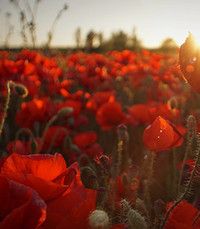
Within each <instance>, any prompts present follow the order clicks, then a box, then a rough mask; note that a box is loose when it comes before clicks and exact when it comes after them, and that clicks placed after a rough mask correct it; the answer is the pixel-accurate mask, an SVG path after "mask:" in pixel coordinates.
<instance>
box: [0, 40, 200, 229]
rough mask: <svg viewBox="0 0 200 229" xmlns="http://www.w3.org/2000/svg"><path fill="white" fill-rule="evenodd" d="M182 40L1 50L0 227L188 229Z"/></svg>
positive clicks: (195, 140) (193, 179)
mask: <svg viewBox="0 0 200 229" xmlns="http://www.w3.org/2000/svg"><path fill="white" fill-rule="evenodd" d="M191 39H192V38H191V37H189V38H188V39H187V40H186V42H185V43H184V45H183V46H181V49H180V50H178V51H177V53H175V54H173V53H165V54H159V53H153V52H150V51H147V50H142V51H141V52H139V53H135V52H133V51H129V50H124V51H122V52H118V51H112V52H108V53H106V54H97V53H90V54H89V53H84V52H77V53H72V54H70V55H65V54H62V55H61V54H59V55H51V56H48V55H44V54H43V53H42V52H40V51H32V50H22V51H21V52H19V53H15V54H14V53H9V52H6V51H2V52H1V53H0V79H1V80H0V98H1V99H0V228H1V229H5V228H6V229H32V228H33V229H34V228H40V229H66V228H67V229H87V228H90V229H97V228H101V229H125V228H131V229H132V228H134V229H143V228H144V229H145V228H153V229H158V228H159V229H161V228H165V229H173V228H174V229H175V228H176V229H177V228H178V229H179V228H180V229H182V228H183V229H186V228H187V229H191V228H196V229H197V228H200V220H199V216H200V212H199V209H200V195H199V189H200V180H199V176H198V164H199V161H200V136H199V134H198V131H199V130H200V109H199V108H200V105H199V104H200V95H199V94H198V90H199V88H200V86H199V82H198V78H197V76H198V71H199V68H198V64H199V60H198V58H199V57H198V55H197V53H196V49H195V48H194V47H193V46H192V48H191V44H190V41H191ZM188 50H190V51H188ZM179 53H180V61H179ZM199 66H200V65H199ZM182 73H183V74H184V76H185V78H186V79H187V80H188V82H189V84H188V83H187V82H186V81H185V79H184V77H183V75H182ZM190 84H191V85H190ZM193 88H194V89H193Z"/></svg>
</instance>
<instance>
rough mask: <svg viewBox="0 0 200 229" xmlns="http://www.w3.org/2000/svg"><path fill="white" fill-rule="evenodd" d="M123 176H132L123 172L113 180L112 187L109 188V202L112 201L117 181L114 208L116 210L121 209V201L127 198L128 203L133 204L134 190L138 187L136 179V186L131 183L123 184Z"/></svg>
mask: <svg viewBox="0 0 200 229" xmlns="http://www.w3.org/2000/svg"><path fill="white" fill-rule="evenodd" d="M133 175H134V176H135V174H133ZM124 176H132V174H130V173H129V172H128V171H124V172H123V173H121V174H120V175H119V176H118V177H117V178H115V179H114V182H113V186H112V188H111V192H110V195H111V200H112V201H114V199H113V193H114V191H115V182H116V181H117V186H116V199H115V208H116V209H117V210H119V209H120V207H121V203H120V202H121V200H123V199H127V198H129V202H130V203H133V202H134V190H135V189H136V188H137V185H138V179H137V178H136V184H133V183H128V184H125V182H124V180H123V179H124ZM127 193H129V195H130V196H127Z"/></svg>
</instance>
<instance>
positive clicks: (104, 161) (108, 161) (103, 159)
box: [99, 155, 111, 169]
mask: <svg viewBox="0 0 200 229" xmlns="http://www.w3.org/2000/svg"><path fill="white" fill-rule="evenodd" d="M99 161H100V162H101V164H102V166H103V167H104V168H105V169H107V168H109V167H110V164H111V159H110V158H109V157H108V156H106V155H102V156H100V157H99Z"/></svg>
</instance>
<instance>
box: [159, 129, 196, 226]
mask: <svg viewBox="0 0 200 229" xmlns="http://www.w3.org/2000/svg"><path fill="white" fill-rule="evenodd" d="M196 151H197V152H196V155H197V156H196V160H195V166H194V168H193V171H192V174H191V176H190V180H189V182H188V184H187V187H186V189H185V192H184V193H183V195H182V196H181V197H180V198H179V199H178V200H177V201H176V202H175V203H174V204H173V205H172V206H171V207H170V208H169V210H168V211H167V213H166V215H165V218H164V219H163V221H162V223H161V227H160V228H161V229H162V228H164V226H165V224H166V221H167V219H168V216H169V214H170V213H171V212H172V210H173V209H174V208H175V207H176V206H177V205H178V204H179V203H180V202H181V201H182V200H184V199H185V198H186V197H187V195H188V193H189V191H190V189H191V186H192V183H193V180H194V176H195V174H196V171H197V168H198V164H199V162H200V133H198V135H197V150H196Z"/></svg>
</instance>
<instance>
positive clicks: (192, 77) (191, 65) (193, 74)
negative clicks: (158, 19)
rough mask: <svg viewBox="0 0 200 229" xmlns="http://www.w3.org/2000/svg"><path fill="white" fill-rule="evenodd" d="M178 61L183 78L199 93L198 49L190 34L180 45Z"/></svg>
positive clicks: (199, 57)
mask: <svg viewBox="0 0 200 229" xmlns="http://www.w3.org/2000/svg"><path fill="white" fill-rule="evenodd" d="M179 62H180V69H181V72H182V73H183V75H184V78H185V79H186V80H187V81H188V83H189V84H190V85H191V86H192V87H193V88H194V89H195V90H196V91H197V92H198V93H200V84H199V79H200V50H199V48H198V47H197V45H196V44H195V40H194V37H193V36H192V35H191V34H189V36H188V37H187V39H186V40H185V43H183V44H182V45H181V47H180V53H179Z"/></svg>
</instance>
